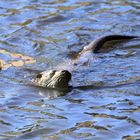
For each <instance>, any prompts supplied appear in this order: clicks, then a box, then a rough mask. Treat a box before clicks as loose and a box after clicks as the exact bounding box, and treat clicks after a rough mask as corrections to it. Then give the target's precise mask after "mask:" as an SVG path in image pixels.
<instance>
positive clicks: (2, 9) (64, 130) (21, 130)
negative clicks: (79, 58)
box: [0, 0, 140, 140]
mask: <svg viewBox="0 0 140 140" xmlns="http://www.w3.org/2000/svg"><path fill="white" fill-rule="evenodd" d="M139 9H140V1H139V0H133V1H132V0H123V1H122V0H114V1H112V0H87V1H84V2H81V1H80V0H47V1H45V0H20V1H19V0H0V59H1V62H3V66H4V69H5V70H2V71H1V72H0V139H6V140H7V139H10V140H11V139H17V140H19V139H20V140H24V139H29V140H73V139H82V140H93V139H95V140H102V139H109V140H120V139H123V140H138V139H140V121H139V120H140V103H139V100H140V86H139V85H140V49H139V47H140V40H139V39H134V40H131V41H126V42H123V43H119V44H117V45H114V48H115V49H112V50H110V51H105V52H103V53H99V54H96V55H95V56H94V57H95V62H93V64H91V66H90V67H87V68H83V67H81V68H79V69H78V70H76V71H75V73H74V77H73V81H72V83H73V85H75V86H76V85H81V84H82V85H88V84H93V85H94V84H97V85H98V84H99V85H101V84H103V85H107V86H110V85H111V86H112V88H101V89H100V88H99V89H96V88H90V89H73V90H72V91H70V92H68V93H67V94H66V95H64V96H59V97H57V98H54V99H48V97H49V96H50V95H51V96H52V95H53V96H54V97H55V96H56V95H58V94H60V95H61V94H62V93H60V92H58V91H53V90H47V89H39V88H36V87H33V86H30V85H29V86H28V80H29V79H30V77H31V76H32V75H34V72H33V71H32V70H45V69H49V68H52V67H54V66H56V65H60V64H61V63H62V62H64V61H65V60H66V61H69V60H71V59H72V57H71V56H72V55H74V53H73V52H78V51H80V50H81V49H82V48H83V46H85V45H87V44H88V43H89V42H90V41H92V40H93V39H95V38H96V37H99V36H101V35H107V34H128V35H140V16H139V15H140V10H139ZM28 56H30V58H28ZM28 60H29V61H30V62H29V63H31V64H27V65H26V63H28V62H27V61H28ZM31 60H32V61H31ZM11 64H12V65H11ZM117 84H119V85H120V86H118V87H114V88H113V86H115V85H117Z"/></svg>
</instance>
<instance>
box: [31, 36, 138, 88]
mask: <svg viewBox="0 0 140 140" xmlns="http://www.w3.org/2000/svg"><path fill="white" fill-rule="evenodd" d="M133 38H139V37H138V36H127V35H107V36H103V37H99V38H98V39H96V40H94V41H92V42H91V43H90V44H89V45H87V46H85V47H84V48H83V50H82V51H81V52H80V53H79V55H78V56H79V57H78V60H76V61H73V62H72V63H71V65H78V64H79V63H81V62H82V61H83V59H84V62H83V63H84V64H85V63H89V60H90V58H91V57H90V56H91V54H92V53H98V52H99V50H100V49H101V48H102V47H103V45H104V44H105V43H107V42H108V41H114V40H128V39H133ZM79 60H80V61H79ZM85 60H86V61H85ZM87 61H88V62H87ZM71 77H72V74H71V72H70V71H69V70H68V68H66V69H63V70H48V71H43V72H41V73H39V74H37V75H36V78H35V79H34V80H32V82H33V83H34V84H35V85H37V86H41V87H47V88H53V89H68V88H72V86H71V85H69V82H70V80H71Z"/></svg>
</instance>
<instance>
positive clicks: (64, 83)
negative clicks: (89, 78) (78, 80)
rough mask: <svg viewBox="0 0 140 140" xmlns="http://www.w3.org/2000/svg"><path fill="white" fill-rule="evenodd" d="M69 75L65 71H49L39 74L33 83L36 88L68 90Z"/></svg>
mask: <svg viewBox="0 0 140 140" xmlns="http://www.w3.org/2000/svg"><path fill="white" fill-rule="evenodd" d="M70 80H71V73H70V72H69V71H67V70H59V71H56V70H49V71H44V72H42V73H39V74H38V75H37V76H36V78H35V80H33V82H34V83H35V84H36V85H38V86H43V87H48V88H62V89H63V88H68V87H69V81H70Z"/></svg>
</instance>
